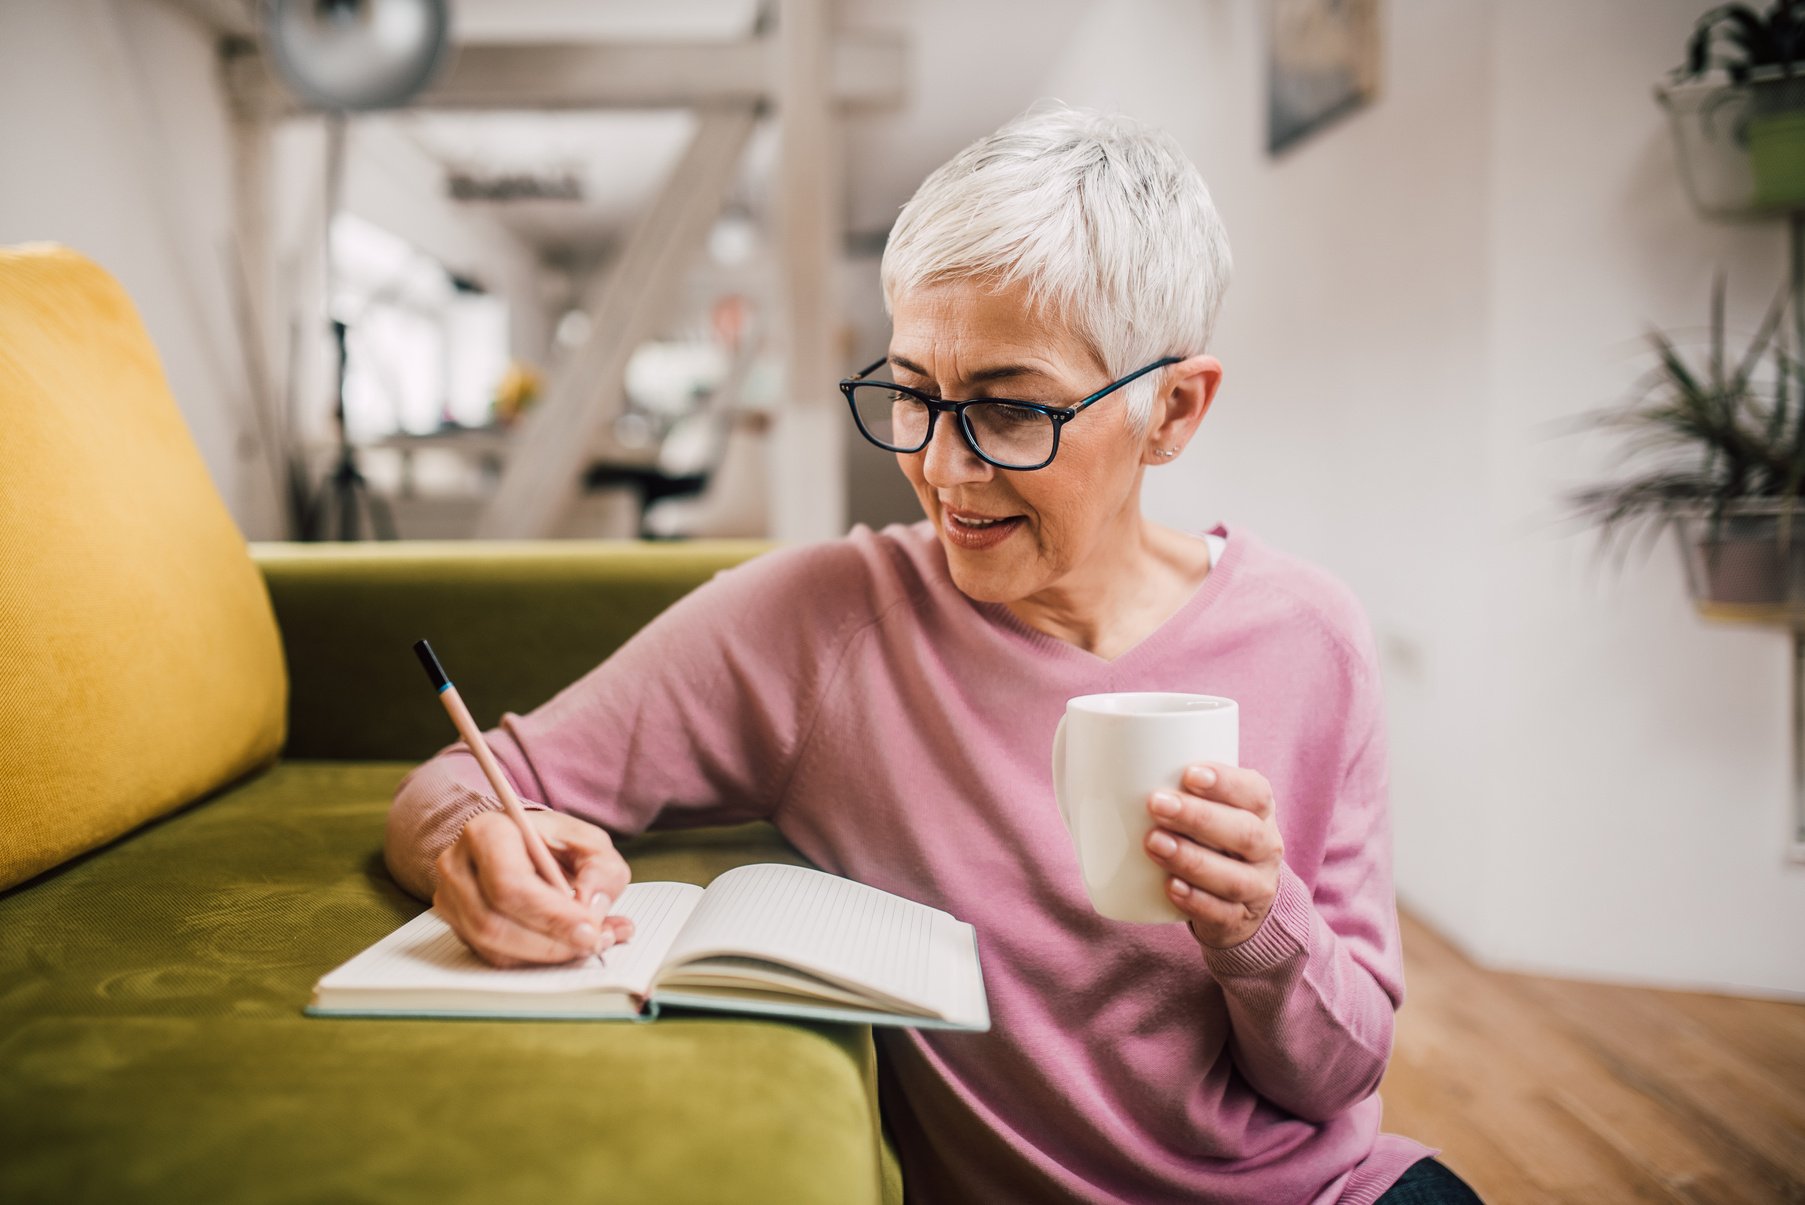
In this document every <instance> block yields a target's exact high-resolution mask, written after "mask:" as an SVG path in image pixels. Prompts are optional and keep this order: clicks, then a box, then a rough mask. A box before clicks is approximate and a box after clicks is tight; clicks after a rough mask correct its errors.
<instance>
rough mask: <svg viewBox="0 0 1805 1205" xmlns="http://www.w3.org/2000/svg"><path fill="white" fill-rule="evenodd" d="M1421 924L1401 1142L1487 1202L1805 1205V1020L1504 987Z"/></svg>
mask: <svg viewBox="0 0 1805 1205" xmlns="http://www.w3.org/2000/svg"><path fill="white" fill-rule="evenodd" d="M1403 921H1404V952H1405V999H1404V1007H1403V1010H1402V1011H1401V1012H1400V1013H1399V1014H1398V1030H1397V1040H1396V1044H1395V1047H1394V1049H1393V1053H1392V1060H1391V1068H1390V1070H1389V1072H1388V1073H1387V1074H1386V1077H1385V1082H1384V1084H1383V1085H1382V1086H1381V1088H1380V1093H1381V1096H1382V1097H1383V1099H1384V1102H1385V1122H1384V1126H1385V1129H1387V1130H1389V1131H1391V1132H1392V1133H1395V1134H1408V1135H1409V1136H1411V1137H1413V1138H1416V1139H1418V1140H1420V1141H1422V1142H1425V1143H1427V1144H1429V1145H1430V1146H1438V1147H1441V1148H1442V1155H1441V1159H1442V1161H1443V1162H1444V1163H1446V1164H1447V1165H1448V1166H1449V1167H1451V1168H1453V1169H1454V1170H1455V1171H1456V1172H1458V1173H1460V1175H1461V1176H1462V1177H1463V1178H1465V1179H1466V1180H1467V1182H1468V1183H1470V1184H1472V1185H1473V1187H1474V1189H1475V1190H1476V1191H1477V1192H1478V1193H1479V1194H1480V1195H1481V1196H1482V1197H1483V1198H1485V1200H1486V1201H1488V1202H1493V1203H1509V1202H1518V1201H1522V1202H1538V1203H1539V1202H1544V1201H1572V1202H1587V1203H1591V1202H1613V1201H1797V1202H1805V1004H1792V1003H1781V1002H1775V1001H1768V1000H1747V999H1741V998H1737V997H1731V996H1714V995H1703V994H1694V993H1690V992H1668V991H1652V990H1648V989H1643V988H1628V987H1616V986H1606V985H1601V984H1593V983H1577V982H1572V981H1569V980H1564V979H1545V978H1540V977H1535V976H1528V975H1510V974H1501V973H1497V972H1493V971H1486V970H1482V969H1480V968H1479V967H1476V966H1474V965H1473V964H1472V963H1470V962H1468V961H1467V960H1466V959H1465V958H1464V957H1462V956H1461V955H1460V954H1459V953H1458V952H1457V951H1456V950H1455V949H1454V948H1453V947H1452V946H1450V945H1449V944H1448V943H1447V942H1446V941H1444V940H1443V939H1442V938H1441V937H1440V936H1439V935H1437V934H1436V933H1435V931H1434V930H1432V929H1429V928H1427V927H1426V926H1424V925H1423V924H1421V923H1420V922H1418V921H1415V920H1414V919H1413V918H1411V917H1409V916H1405V917H1404V918H1403ZM1800 940H1802V941H1805V934H1801V935H1800Z"/></svg>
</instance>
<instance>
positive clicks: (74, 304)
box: [0, 245, 288, 887]
mask: <svg viewBox="0 0 1805 1205" xmlns="http://www.w3.org/2000/svg"><path fill="white" fill-rule="evenodd" d="M0 428H3V429H4V432H5V433H4V435H3V436H0V448H3V449H4V451H5V464H4V467H0V550H4V557H5V570H4V574H3V578H4V580H0V744H3V745H4V747H5V749H6V755H5V756H6V764H7V780H6V790H5V792H4V793H3V794H0V887H9V886H11V885H12V884H14V883H17V882H21V881H23V880H24V879H28V878H30V877H31V876H32V875H34V874H37V873H38V872H39V871H42V870H45V869H48V868H49V867H51V866H55V865H56V864H57V863H59V862H61V861H62V860H63V859H65V858H68V857H71V856H73V855H75V854H77V853H80V852H81V851H82V850H86V849H92V848H94V847H95V846H98V845H101V844H104V843H105V842H107V841H110V840H112V839H113V838H114V837H117V836H118V835H119V834H121V833H124V832H127V831H129V830H130V829H132V828H134V827H136V826H137V825H139V824H142V823H144V822H145V821H146V820H149V819H151V818H152V817H155V816H160V815H163V814H164V813H166V812H170V811H173V810H174V809H176V808H178V807H181V806H183V805H184V804H187V803H189V802H191V801H192V800H194V799H197V798H199V797H200V796H202V795H204V794H206V793H207V792H209V791H212V790H214V789H215V788H217V787H219V786H221V785H223V784H225V783H229V782H232V781H234V780H236V779H238V778H240V777H242V776H243V775H245V774H247V773H250V772H252V771H254V770H257V769H260V768H262V767H264V766H266V765H268V764H269V763H270V762H272V761H273V760H274V759H275V757H276V755H277V753H278V752H279V751H280V749H281V747H282V740H283V734H284V731H285V726H286V706H287V691H288V679H287V676H286V671H285V667H284V665H283V661H282V643H281V640H280V638H279V637H278V635H277V632H276V619H275V615H274V614H273V612H272V611H271V610H270V601H269V594H268V592H267V591H266V590H265V588H264V584H263V578H262V575H261V574H259V573H258V571H257V566H256V565H255V564H254V563H253V562H252V560H251V556H250V551H249V549H248V548H247V547H246V545H245V541H244V538H243V537H242V536H241V535H240V534H239V532H238V528H237V527H236V526H235V525H234V524H233V521H232V516H231V515H230V514H229V513H228V512H227V510H226V506H225V503H224V502H223V501H222V500H221V499H220V496H219V492H218V491H217V490H216V489H214V487H213V481H212V478H211V477H210V476H209V475H208V473H207V466H206V464H205V462H204V461H202V459H201V454H200V451H199V449H197V448H196V447H195V443H194V439H193V437H192V436H191V435H189V433H188V427H187V425H186V424H185V423H184V421H183V419H182V413H181V411H180V410H178V409H177V408H176V404H175V399H174V398H172V397H171V396H170V394H169V387H168V385H167V384H166V383H165V382H164V380H163V370H162V367H161V365H160V364H159V363H158V361H157V352H156V349H155V348H154V347H152V346H151V342H150V337H149V336H148V335H147V334H146V333H145V330H144V325H143V323H141V322H140V321H139V320H138V314H137V312H136V311H135V310H134V309H133V308H132V302H131V299H130V298H129V297H127V296H126V295H125V291H124V290H123V289H121V288H120V287H119V283H118V282H117V281H115V280H114V279H113V278H112V277H110V276H108V275H107V274H106V273H105V272H104V271H102V270H101V269H100V268H99V267H98V266H96V265H95V264H94V263H92V262H91V261H89V260H87V259H84V258H82V257H81V256H79V255H77V254H75V253H74V252H72V251H69V250H67V249H65V248H61V247H55V246H49V245H40V246H35V247H23V248H13V249H7V248H0Z"/></svg>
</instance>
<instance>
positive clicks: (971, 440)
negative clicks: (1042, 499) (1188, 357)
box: [840, 356, 1184, 473]
mask: <svg viewBox="0 0 1805 1205" xmlns="http://www.w3.org/2000/svg"><path fill="white" fill-rule="evenodd" d="M889 359H890V357H889V356H884V357H882V358H881V359H879V360H877V361H875V362H873V363H871V364H869V365H867V366H865V367H864V368H862V369H860V370H859V371H858V372H857V373H855V374H854V375H852V376H850V377H847V378H845V379H844V380H842V381H841V382H840V392H841V393H843V394H845V395H846V405H847V408H848V409H850V410H851V411H852V421H853V423H854V424H855V425H856V426H857V427H858V429H859V434H860V435H863V436H864V437H865V438H866V440H868V441H869V442H870V443H872V444H874V445H876V446H877V447H880V448H882V449H884V451H886V452H897V453H900V454H902V455H904V456H907V455H911V454H913V453H916V452H919V451H921V450H922V449H923V448H925V447H927V446H928V445H929V444H930V443H932V442H934V421H935V420H936V419H938V418H939V417H940V416H941V415H942V414H952V415H955V416H956V417H957V418H958V420H959V434H961V435H963V436H964V437H965V446H966V447H968V448H970V449H971V450H972V453H973V454H974V455H975V456H977V458H978V459H979V460H982V461H983V462H984V463H985V464H988V465H994V466H995V467H997V468H999V469H1006V470H1008V471H1009V472H1011V473H1031V472H1033V471H1034V470H1036V469H1044V468H1046V467H1047V466H1048V465H1050V464H1052V463H1053V458H1054V457H1055V456H1057V455H1059V431H1060V428H1062V427H1064V426H1065V425H1066V424H1067V423H1069V422H1071V421H1072V420H1073V419H1075V418H1077V417H1078V415H1079V413H1080V412H1082V411H1083V410H1084V409H1085V408H1086V407H1087V406H1090V405H1092V404H1093V403H1095V402H1100V401H1102V400H1103V399H1104V398H1106V397H1108V396H1109V395H1110V394H1112V393H1114V392H1115V391H1116V390H1118V389H1120V388H1121V387H1122V386H1124V385H1127V384H1129V383H1131V382H1133V381H1138V380H1139V379H1140V378H1142V377H1144V376H1146V375H1147V374H1148V373H1150V372H1152V371H1153V370H1154V369H1156V368H1164V367H1166V365H1168V364H1177V363H1180V362H1182V361H1183V360H1184V357H1183V356H1167V357H1165V358H1164V359H1160V360H1155V361H1154V362H1153V363H1151V364H1149V365H1147V366H1146V367H1144V368H1137V369H1135V370H1134V371H1133V372H1131V373H1129V374H1128V375H1127V376H1125V377H1122V378H1121V379H1120V380H1115V381H1111V382H1110V383H1109V384H1107V385H1105V386H1104V387H1103V388H1101V389H1099V390H1097V392H1095V393H1093V394H1091V395H1090V396H1089V397H1087V398H1085V399H1084V400H1083V401H1080V402H1077V403H1075V404H1074V405H1070V406H1049V405H1047V404H1046V403H1045V402H1028V401H1022V400H1020V399H1018V398H1011V397H978V398H972V399H970V400H969V401H963V402H948V401H943V400H941V399H940V398H937V397H930V396H929V395H927V394H925V393H923V392H922V391H921V390H919V389H911V388H909V387H908V386H907V385H898V384H897V383H896V382H895V381H873V380H869V379H868V378H869V376H870V374H871V373H874V372H876V371H877V370H878V368H879V367H880V366H882V365H883V364H885V363H887V362H888V361H889ZM855 385H882V386H884V387H885V388H887V389H894V390H896V391H897V392H898V393H904V394H907V395H908V396H910V397H912V398H914V399H915V400H916V401H918V402H920V403H921V404H922V405H924V406H926V407H927V408H928V429H927V433H926V434H925V435H924V436H923V437H922V440H921V442H920V443H918V444H916V445H915V446H914V447H912V448H899V447H897V446H896V445H895V444H887V443H885V442H884V441H883V440H881V439H879V438H878V437H877V436H875V435H873V434H872V433H871V432H870V431H868V430H866V428H865V420H864V419H862V418H860V417H859V405H858V403H857V402H855V401H853V399H852V390H853V386H855ZM995 405H1004V406H1021V407H1023V408H1024V409H1028V410H1038V411H1039V412H1040V413H1042V414H1044V415H1046V416H1047V417H1048V418H1050V419H1052V420H1053V447H1052V448H1051V450H1049V451H1048V452H1047V458H1046V459H1045V460H1043V461H1041V462H1040V463H1039V464H1027V465H1022V464H1004V463H1003V462H1002V461H1000V460H995V459H992V458H991V457H989V456H986V455H985V454H984V449H982V448H980V447H979V446H978V437H977V434H976V433H975V432H974V431H973V430H972V429H971V422H970V420H968V419H967V418H966V417H965V411H966V408H967V407H970V406H995Z"/></svg>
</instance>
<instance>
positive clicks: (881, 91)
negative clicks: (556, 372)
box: [197, 0, 908, 117]
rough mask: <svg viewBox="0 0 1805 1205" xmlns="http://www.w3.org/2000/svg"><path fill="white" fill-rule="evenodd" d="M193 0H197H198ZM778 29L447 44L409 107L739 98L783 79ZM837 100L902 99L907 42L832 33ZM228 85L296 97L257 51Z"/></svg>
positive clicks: (857, 104)
mask: <svg viewBox="0 0 1805 1205" xmlns="http://www.w3.org/2000/svg"><path fill="white" fill-rule="evenodd" d="M197 2H198V0H197ZM778 57H779V51H778V48H777V39H775V38H771V37H761V38H752V39H748V40H746V41H743V42H728V43H719V44H711V43H705V42H704V43H693V42H681V43H640V44H624V43H591V44H588V45H583V44H576V45H572V44H567V43H554V44H545V45H490V44H470V45H460V46H456V47H454V48H453V51H452V55H451V59H450V61H449V62H448V63H447V64H446V66H445V68H444V70H443V71H441V72H440V73H439V77H438V78H437V79H436V80H435V81H434V82H433V83H432V85H431V86H430V87H428V88H427V89H426V90H425V91H424V92H422V93H421V94H420V95H419V96H417V97H415V98H414V99H413V100H411V101H409V102H408V107H409V108H410V109H438V110H487V109H538V110H543V109H681V108H689V107H694V106H707V105H715V106H728V107H732V106H747V105H757V104H761V103H764V102H766V101H768V100H769V99H770V98H771V97H772V96H773V95H774V93H775V92H777V91H778V90H779V89H780V88H781V87H782V81H781V79H780V75H781V73H780V71H779V69H778V67H777V65H776V64H777V60H778ZM825 61H826V62H827V64H828V66H827V70H828V71H829V72H830V73H831V77H832V82H831V87H830V89H829V91H830V94H831V96H832V97H833V100H834V102H835V103H836V104H839V105H843V106H846V107H849V108H855V109H866V108H881V107H891V106H895V105H897V104H900V103H901V102H902V99H903V97H904V95H905V87H906V83H907V67H908V63H907V59H906V54H905V42H904V40H903V39H902V38H901V36H900V35H898V34H895V33H891V32H872V33H846V34H840V35H838V36H836V37H835V38H834V45H833V49H832V52H831V54H830V55H829V56H828V57H827V59H826V60H825ZM226 79H227V87H228V89H229V90H230V92H231V94H232V97H233V100H234V102H235V103H236V104H237V105H239V106H240V107H242V108H243V109H245V110H246V111H248V112H254V113H259V114H264V115H266V116H270V117H284V116H290V115H293V114H295V113H298V112H303V111H305V110H304V107H303V106H302V105H301V104H300V102H298V101H297V100H296V99H295V98H294V97H293V96H292V95H290V94H289V92H288V91H287V89H285V88H284V87H283V86H282V84H281V83H280V82H279V81H278V80H277V79H276V78H275V77H274V75H272V74H271V72H270V68H269V66H268V64H267V63H266V62H265V61H264V57H263V56H262V55H257V54H248V55H242V56H238V57H236V58H235V59H234V60H233V61H232V62H231V63H229V64H228V70H227V76H226Z"/></svg>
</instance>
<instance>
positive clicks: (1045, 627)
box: [1006, 515, 1210, 661]
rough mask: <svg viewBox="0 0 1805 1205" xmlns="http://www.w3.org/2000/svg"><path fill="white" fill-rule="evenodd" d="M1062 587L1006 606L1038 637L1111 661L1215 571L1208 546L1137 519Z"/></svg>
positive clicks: (1162, 620)
mask: <svg viewBox="0 0 1805 1205" xmlns="http://www.w3.org/2000/svg"><path fill="white" fill-rule="evenodd" d="M1134 520H1135V521H1134V522H1133V523H1132V524H1131V525H1130V526H1129V528H1128V530H1127V531H1126V532H1124V533H1123V534H1122V537H1121V538H1119V539H1110V540H1107V541H1105V542H1104V543H1103V545H1102V546H1101V547H1099V549H1098V550H1097V552H1096V553H1095V554H1094V555H1093V556H1091V558H1090V559H1089V560H1087V561H1086V562H1085V563H1084V564H1083V565H1082V566H1080V567H1079V568H1078V569H1075V570H1073V571H1072V572H1071V573H1068V574H1066V576H1065V577H1064V578H1062V579H1061V580H1060V581H1059V582H1058V584H1057V585H1055V586H1052V587H1049V588H1048V589H1046V590H1042V591H1040V592H1039V593H1038V594H1034V595H1031V596H1029V597H1027V598H1024V599H1019V600H1017V601H1015V602H1013V603H1008V604H1006V605H1007V606H1008V608H1009V610H1010V611H1011V612H1013V613H1014V614H1015V616H1016V618H1018V619H1020V620H1021V621H1022V622H1023V623H1025V624H1027V625H1028V626H1029V627H1031V628H1033V629H1035V630H1036V631H1039V632H1045V633H1046V634H1047V635H1049V636H1052V637H1054V638H1055V639H1057V640H1063V641H1065V642H1066V643H1067V644H1074V645H1077V646H1078V647H1079V648H1081V649H1083V650H1085V651H1086V652H1088V653H1093V654H1095V655H1096V656H1098V657H1101V658H1102V659H1104V660H1105V661H1113V660H1115V659H1116V658H1117V657H1119V656H1121V655H1122V654H1123V653H1125V652H1127V651H1128V650H1129V649H1131V648H1133V647H1134V646H1135V645H1137V644H1139V643H1140V642H1141V641H1142V640H1145V639H1146V638H1147V637H1148V636H1150V635H1151V634H1152V633H1153V632H1154V631H1155V630H1157V629H1158V628H1159V626H1160V625H1161V624H1163V623H1165V621H1166V620H1167V619H1169V618H1171V617H1172V614H1173V613H1174V612H1175V611H1177V610H1178V609H1179V608H1180V607H1182V606H1184V604H1185V602H1186V601H1187V600H1189V599H1190V597H1191V596H1192V595H1193V594H1194V593H1196V591H1197V588H1198V587H1199V586H1200V585H1202V584H1203V579H1204V578H1206V577H1208V576H1209V572H1210V551H1209V545H1208V544H1207V543H1206V542H1205V541H1203V540H1199V539H1197V538H1196V537H1194V536H1190V535H1186V534H1185V533H1184V532H1180V531H1173V530H1172V529H1171V528H1168V527H1162V526H1160V525H1159V524H1157V523H1153V522H1150V521H1149V520H1147V519H1146V518H1144V517H1142V516H1140V515H1136V516H1134Z"/></svg>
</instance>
